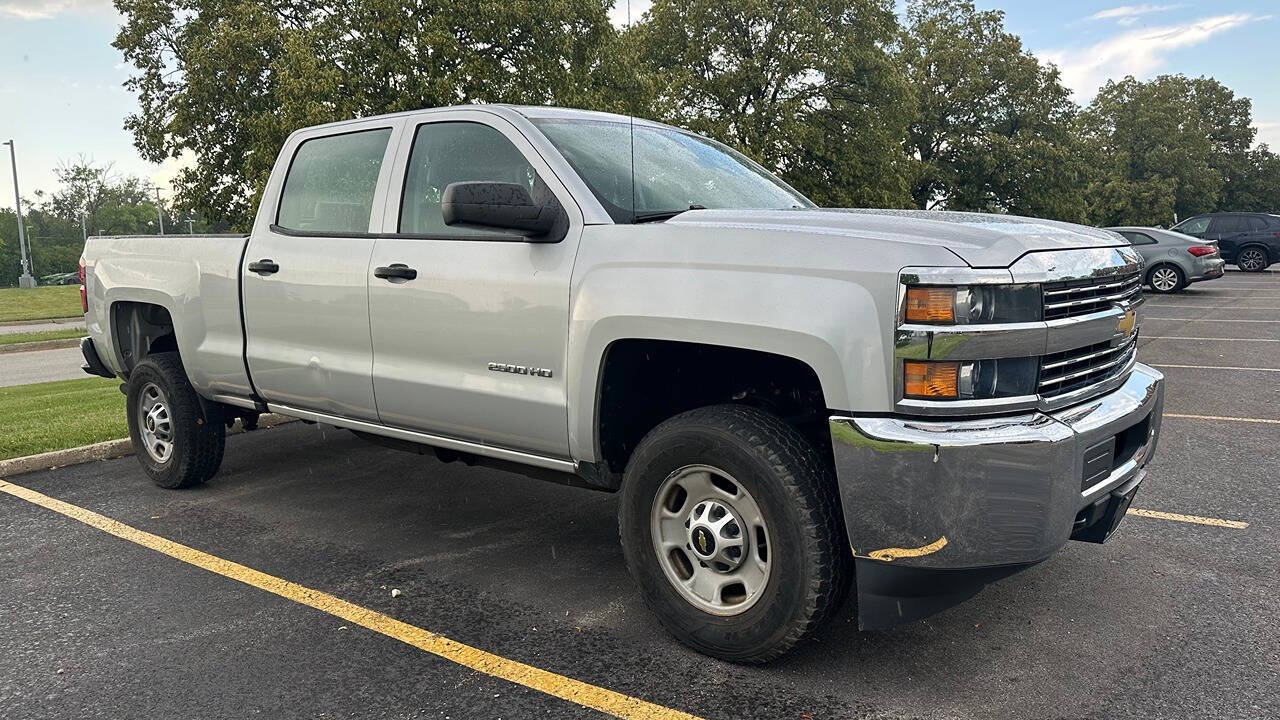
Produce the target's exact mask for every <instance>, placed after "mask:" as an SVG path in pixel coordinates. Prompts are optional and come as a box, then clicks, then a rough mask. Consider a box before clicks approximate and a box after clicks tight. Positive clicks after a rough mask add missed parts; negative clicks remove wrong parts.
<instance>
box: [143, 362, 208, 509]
mask: <svg viewBox="0 0 1280 720" xmlns="http://www.w3.org/2000/svg"><path fill="white" fill-rule="evenodd" d="M127 404H128V418H129V437H130V439H131V440H132V441H133V451H134V454H135V455H137V457H138V462H139V463H141V464H142V468H143V470H145V471H146V473H147V475H148V476H150V477H151V480H152V481H153V482H155V484H156V485H159V486H160V487H163V488H183V487H190V486H192V485H199V484H200V483H203V482H204V481H206V480H208V479H209V478H211V477H213V475H214V473H216V472H217V471H218V467H219V466H220V465H221V464H222V455H223V450H224V448H225V443H226V429H225V428H224V427H223V425H222V423H216V422H215V423H207V422H205V421H204V418H203V415H202V413H201V410H200V400H199V398H198V397H197V396H196V391H195V389H194V388H192V387H191V383H190V382H189V381H188V380H187V374H186V371H185V370H184V369H183V367H182V361H181V360H180V359H179V358H178V354H177V353H156V354H154V355H150V356H148V357H147V358H146V359H145V360H143V361H142V362H140V363H138V365H137V366H136V367H134V369H133V372H131V373H130V374H129V388H128V399H127Z"/></svg>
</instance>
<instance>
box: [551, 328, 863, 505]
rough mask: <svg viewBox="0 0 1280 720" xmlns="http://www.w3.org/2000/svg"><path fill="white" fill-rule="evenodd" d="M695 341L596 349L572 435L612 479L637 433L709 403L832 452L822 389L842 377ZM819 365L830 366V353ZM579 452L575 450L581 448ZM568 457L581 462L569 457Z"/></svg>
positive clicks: (804, 363)
mask: <svg viewBox="0 0 1280 720" xmlns="http://www.w3.org/2000/svg"><path fill="white" fill-rule="evenodd" d="M776 350H778V348H769V349H762V348H759V347H743V346H740V345H734V344H722V343H708V342H705V341H700V340H698V339H697V338H691V339H683V340H677V339H671V338H670V337H619V338H614V339H613V340H611V341H610V342H609V343H608V344H607V345H606V346H605V348H604V349H603V352H602V353H601V354H600V357H599V359H598V364H597V365H596V366H595V372H594V373H593V375H594V377H593V378H592V380H591V381H590V382H584V383H583V386H584V387H588V388H591V392H592V394H591V396H590V397H589V398H588V399H587V401H586V402H587V404H586V405H585V406H584V407H586V408H589V410H590V412H584V413H581V414H580V415H579V417H578V420H579V422H580V424H582V421H586V424H587V426H586V427H582V428H581V429H580V430H579V432H580V435H579V437H578V438H577V439H578V440H579V441H580V442H582V441H584V440H585V443H586V445H587V448H586V449H587V450H589V452H590V455H589V457H590V458H591V459H592V461H594V462H595V463H596V465H597V467H598V468H599V470H600V472H601V473H603V474H605V475H608V476H610V477H611V478H613V479H614V480H615V481H616V480H617V479H619V478H620V475H621V473H622V471H623V469H624V468H625V465H626V462H627V460H628V459H629V457H630V454H631V453H632V452H633V451H634V449H635V447H636V446H637V445H638V444H639V442H640V440H641V439H642V438H643V437H644V435H645V434H646V433H647V432H648V431H649V430H651V429H652V428H654V427H656V426H657V425H658V424H660V423H661V422H663V421H664V420H666V419H668V418H670V417H673V416H675V415H677V414H679V413H681V412H685V411H688V410H692V409H694V408H698V407H704V406H709V405H716V404H726V403H733V404H742V405H747V406H750V407H756V408H759V409H763V410H766V411H768V412H770V413H772V414H774V415H776V416H778V417H780V418H782V419H783V420H784V421H786V422H788V424H791V425H793V426H794V427H796V428H797V429H798V430H800V431H801V433H802V434H804V435H805V436H806V437H807V438H808V439H810V440H811V442H814V443H815V444H816V445H817V446H818V447H819V448H820V449H821V451H822V452H823V454H824V455H829V454H830V452H831V447H830V438H829V437H828V436H827V435H826V426H827V418H828V416H829V414H830V408H831V407H834V406H833V405H832V403H831V401H830V399H829V395H828V389H827V388H828V387H832V386H834V387H833V390H834V392H837V393H843V392H844V386H843V377H842V376H836V377H834V378H833V377H831V376H830V375H829V376H828V385H827V386H824V384H823V382H822V378H821V376H820V374H819V372H818V370H817V369H816V368H815V366H814V363H813V362H811V361H809V360H806V359H804V358H802V357H798V356H797V355H798V354H797V353H794V352H791V353H787V352H777V351H776ZM831 355H832V356H831V357H829V358H826V359H825V361H826V362H832V363H834V362H835V358H834V351H831ZM580 451H581V450H580ZM575 457H587V456H585V455H584V456H579V455H575Z"/></svg>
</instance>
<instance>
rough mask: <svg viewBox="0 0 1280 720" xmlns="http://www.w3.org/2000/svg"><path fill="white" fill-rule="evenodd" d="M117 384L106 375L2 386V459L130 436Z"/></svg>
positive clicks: (0, 396) (0, 390) (0, 425)
mask: <svg viewBox="0 0 1280 720" xmlns="http://www.w3.org/2000/svg"><path fill="white" fill-rule="evenodd" d="M119 388H120V382H119V381H118V380H107V379H105V378H84V379H81V380H59V381H58V382H47V383H38V384H35V385H19V386H17V387H6V388H0V460H7V459H9V458H15V457H22V456H23V455H34V454H36V453H42V452H49V451H50V450H63V449H66V448H72V447H79V446H81V445H88V444H90V443H96V442H102V441H103V440H114V439H116V438H122V437H128V435H129V426H128V425H127V423H126V421H125V413H124V395H121V394H120V389H119Z"/></svg>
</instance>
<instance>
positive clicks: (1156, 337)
mask: <svg viewBox="0 0 1280 720" xmlns="http://www.w3.org/2000/svg"><path fill="white" fill-rule="evenodd" d="M1142 339H1143V340H1221V341H1223V342H1280V340H1272V339H1270V338H1220V337H1186V336H1183V335H1145V336H1142Z"/></svg>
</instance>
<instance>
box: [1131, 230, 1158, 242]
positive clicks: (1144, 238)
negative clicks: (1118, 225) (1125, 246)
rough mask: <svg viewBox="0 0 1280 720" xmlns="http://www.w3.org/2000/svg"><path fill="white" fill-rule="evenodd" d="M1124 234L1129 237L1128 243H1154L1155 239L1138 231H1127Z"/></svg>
mask: <svg viewBox="0 0 1280 720" xmlns="http://www.w3.org/2000/svg"><path fill="white" fill-rule="evenodd" d="M1124 236H1125V237H1126V238H1128V239H1129V244H1130V245H1155V244H1156V239H1155V238H1153V237H1151V236H1150V235H1147V234H1146V233H1140V232H1127V233H1124Z"/></svg>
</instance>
